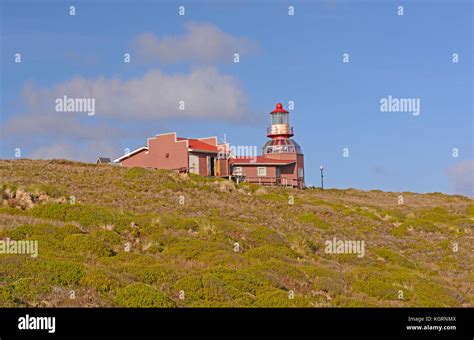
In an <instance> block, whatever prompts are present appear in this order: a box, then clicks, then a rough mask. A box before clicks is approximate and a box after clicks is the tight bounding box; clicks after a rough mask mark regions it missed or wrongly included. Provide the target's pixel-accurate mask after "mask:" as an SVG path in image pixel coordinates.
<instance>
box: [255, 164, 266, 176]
mask: <svg viewBox="0 0 474 340" xmlns="http://www.w3.org/2000/svg"><path fill="white" fill-rule="evenodd" d="M257 174H258V175H259V176H266V175H267V168H265V167H264V166H263V167H258V168H257Z"/></svg>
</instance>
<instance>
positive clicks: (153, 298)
mask: <svg viewBox="0 0 474 340" xmlns="http://www.w3.org/2000/svg"><path fill="white" fill-rule="evenodd" d="M115 302H116V303H117V305H119V306H121V307H133V308H137V307H142V308H153V307H164V308H170V307H176V304H175V302H174V301H173V300H171V299H170V298H169V297H168V296H167V295H166V294H165V293H163V292H160V291H159V290H158V289H156V288H153V287H152V286H149V285H147V284H144V283H134V284H132V285H129V286H127V287H125V288H121V289H119V290H118V291H117V296H116V298H115Z"/></svg>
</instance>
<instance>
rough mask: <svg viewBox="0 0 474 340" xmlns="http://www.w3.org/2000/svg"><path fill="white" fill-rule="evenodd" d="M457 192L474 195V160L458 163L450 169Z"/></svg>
mask: <svg viewBox="0 0 474 340" xmlns="http://www.w3.org/2000/svg"><path fill="white" fill-rule="evenodd" d="M448 176H449V177H450V179H451V183H452V186H453V190H454V192H455V193H458V194H462V195H467V196H471V197H472V196H474V160H467V161H463V162H461V163H458V164H456V165H454V166H452V167H451V168H449V169H448Z"/></svg>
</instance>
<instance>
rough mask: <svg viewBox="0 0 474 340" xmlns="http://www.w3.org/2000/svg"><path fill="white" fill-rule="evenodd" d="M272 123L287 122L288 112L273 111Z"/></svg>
mask: <svg viewBox="0 0 474 340" xmlns="http://www.w3.org/2000/svg"><path fill="white" fill-rule="evenodd" d="M272 124H288V114H287V113H279V112H278V113H273V114H272Z"/></svg>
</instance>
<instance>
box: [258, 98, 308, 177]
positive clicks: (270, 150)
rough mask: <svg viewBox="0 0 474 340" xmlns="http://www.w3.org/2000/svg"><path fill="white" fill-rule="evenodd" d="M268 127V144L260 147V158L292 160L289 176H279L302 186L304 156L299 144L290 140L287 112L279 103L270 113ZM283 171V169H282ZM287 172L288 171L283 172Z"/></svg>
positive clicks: (291, 135) (290, 130)
mask: <svg viewBox="0 0 474 340" xmlns="http://www.w3.org/2000/svg"><path fill="white" fill-rule="evenodd" d="M270 124H271V125H270V127H269V128H268V129H267V137H269V138H270V140H269V141H268V142H266V143H265V145H264V146H263V147H262V156H264V157H266V158H271V159H280V160H292V161H295V162H294V164H295V165H294V168H293V169H291V174H290V173H287V174H284V173H283V172H282V173H281V174H279V175H280V176H281V177H282V178H284V177H288V178H293V179H297V180H298V182H299V186H304V156H303V151H302V150H301V147H300V146H299V144H298V143H297V142H296V141H295V140H294V139H292V138H291V137H293V135H294V133H293V127H291V126H290V121H289V112H288V111H286V110H285V109H284V108H283V105H282V104H281V103H278V104H276V107H275V110H273V111H272V112H270ZM282 170H283V169H282ZM285 172H288V171H285Z"/></svg>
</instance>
